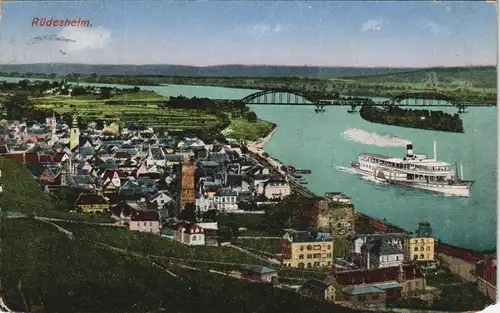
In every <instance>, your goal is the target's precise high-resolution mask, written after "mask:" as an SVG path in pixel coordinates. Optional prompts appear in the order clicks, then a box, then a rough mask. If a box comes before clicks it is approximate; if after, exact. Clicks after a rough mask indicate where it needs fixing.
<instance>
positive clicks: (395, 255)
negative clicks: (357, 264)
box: [361, 239, 404, 269]
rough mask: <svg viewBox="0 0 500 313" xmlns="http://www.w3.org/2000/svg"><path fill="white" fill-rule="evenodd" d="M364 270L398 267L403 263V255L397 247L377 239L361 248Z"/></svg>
mask: <svg viewBox="0 0 500 313" xmlns="http://www.w3.org/2000/svg"><path fill="white" fill-rule="evenodd" d="M361 255H362V260H363V262H362V265H363V267H364V268H367V269H371V268H381V267H393V266H399V265H401V264H402V263H403V260H404V253H403V251H402V250H401V249H399V248H398V247H396V246H394V245H392V244H390V243H388V242H386V241H384V240H381V239H378V240H376V241H374V242H372V243H368V244H364V245H363V246H362V247H361Z"/></svg>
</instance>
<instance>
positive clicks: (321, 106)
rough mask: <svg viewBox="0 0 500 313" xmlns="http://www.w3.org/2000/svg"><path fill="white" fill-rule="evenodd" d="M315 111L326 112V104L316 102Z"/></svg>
mask: <svg viewBox="0 0 500 313" xmlns="http://www.w3.org/2000/svg"><path fill="white" fill-rule="evenodd" d="M314 112H316V113H324V112H326V110H325V105H323V104H316V109H314Z"/></svg>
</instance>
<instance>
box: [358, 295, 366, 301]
mask: <svg viewBox="0 0 500 313" xmlns="http://www.w3.org/2000/svg"><path fill="white" fill-rule="evenodd" d="M365 300H366V296H358V301H365Z"/></svg>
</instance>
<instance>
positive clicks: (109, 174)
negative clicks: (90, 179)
mask: <svg viewBox="0 0 500 313" xmlns="http://www.w3.org/2000/svg"><path fill="white" fill-rule="evenodd" d="M115 173H117V174H118V177H120V174H122V176H123V171H122V170H106V171H105V172H104V174H102V179H103V180H106V179H108V178H109V179H113V177H114V175H115Z"/></svg>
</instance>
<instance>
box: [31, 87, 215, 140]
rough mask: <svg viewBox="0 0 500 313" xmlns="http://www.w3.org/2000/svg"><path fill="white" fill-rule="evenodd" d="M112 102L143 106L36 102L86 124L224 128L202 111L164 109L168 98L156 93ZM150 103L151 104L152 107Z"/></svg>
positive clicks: (75, 100) (57, 100)
mask: <svg viewBox="0 0 500 313" xmlns="http://www.w3.org/2000/svg"><path fill="white" fill-rule="evenodd" d="M115 97H116V98H112V99H110V100H112V101H132V102H140V104H139V103H138V104H114V105H111V104H107V103H106V101H107V100H95V99H86V98H88V97H87V96H82V97H74V98H73V97H72V98H68V97H63V96H51V97H43V98H34V99H32V100H33V101H34V103H35V107H36V108H38V109H53V110H54V111H55V112H57V113H60V114H63V113H70V112H73V111H74V110H76V112H77V114H78V115H79V117H80V118H81V119H82V120H83V121H85V122H87V123H88V122H92V121H108V122H114V121H116V122H120V123H124V124H126V123H138V124H140V125H145V126H151V127H158V128H163V129H166V130H170V131H190V130H204V129H210V128H213V127H216V126H217V125H219V124H221V122H222V121H221V120H220V118H218V117H217V116H215V115H211V114H208V113H206V112H204V111H202V110H191V109H174V108H162V107H159V106H158V105H157V104H156V103H157V102H160V101H163V102H165V101H168V98H165V97H162V96H159V95H157V94H155V93H152V92H145V91H141V92H137V93H127V94H123V95H118V96H115ZM149 102H150V103H149Z"/></svg>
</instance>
